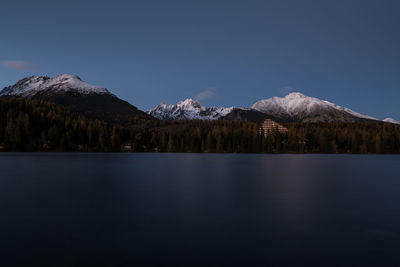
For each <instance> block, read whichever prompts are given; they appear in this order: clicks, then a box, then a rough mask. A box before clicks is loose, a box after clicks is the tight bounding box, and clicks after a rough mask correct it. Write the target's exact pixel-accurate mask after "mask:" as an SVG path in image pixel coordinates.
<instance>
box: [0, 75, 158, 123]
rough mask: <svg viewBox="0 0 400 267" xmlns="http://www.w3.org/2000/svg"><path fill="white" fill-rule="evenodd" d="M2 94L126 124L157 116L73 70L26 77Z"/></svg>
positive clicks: (89, 116) (5, 89)
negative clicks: (79, 75) (53, 104)
mask: <svg viewBox="0 0 400 267" xmlns="http://www.w3.org/2000/svg"><path fill="white" fill-rule="evenodd" d="M0 97H22V98H29V99H35V100H42V101H48V102H53V103H55V104H58V105H62V106H64V107H66V108H68V109H70V110H71V111H73V112H77V113H79V114H82V115H84V116H85V117H88V118H91V119H99V120H103V121H106V122H110V123H118V124H122V125H132V124H135V123H136V122H138V120H147V119H153V118H152V117H151V116H149V115H147V114H146V113H145V112H143V111H140V110H139V109H138V108H136V107H135V106H132V105H131V104H129V103H128V102H126V101H124V100H121V99H119V98H118V97H116V96H115V95H113V94H112V93H110V92H109V91H108V90H107V89H106V88H103V87H99V86H95V85H91V84H89V83H86V82H84V81H82V80H81V79H80V78H79V77H78V76H76V75H71V74H62V75H59V76H56V77H54V78H50V77H47V76H30V77H26V78H23V79H21V80H19V81H18V82H17V83H16V84H14V85H11V86H7V87H5V88H4V89H3V90H1V91H0Z"/></svg>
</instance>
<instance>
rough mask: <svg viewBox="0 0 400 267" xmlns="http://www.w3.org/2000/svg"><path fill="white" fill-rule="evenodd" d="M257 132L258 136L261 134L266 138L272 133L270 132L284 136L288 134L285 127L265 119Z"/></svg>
mask: <svg viewBox="0 0 400 267" xmlns="http://www.w3.org/2000/svg"><path fill="white" fill-rule="evenodd" d="M259 131H260V134H262V133H263V134H264V136H267V135H268V134H269V133H272V132H275V133H276V132H278V133H280V134H286V133H287V132H288V129H287V128H286V127H285V126H282V125H280V124H279V123H277V122H275V121H273V120H271V119H265V120H264V121H263V122H262V124H261V126H260V129H259Z"/></svg>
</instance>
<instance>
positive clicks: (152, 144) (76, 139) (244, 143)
mask: <svg viewBox="0 0 400 267" xmlns="http://www.w3.org/2000/svg"><path fill="white" fill-rule="evenodd" d="M286 126H287V127H288V129H289V132H288V134H279V133H277V132H273V133H270V134H268V135H267V136H264V135H262V134H260V133H259V125H258V124H256V123H249V122H235V121H172V122H164V121H157V120H149V121H147V122H141V123H138V124H136V125H134V126H131V127H122V126H118V125H112V124H107V123H105V122H102V121H99V120H89V119H86V118H84V117H81V116H79V115H77V114H75V113H71V112H69V111H68V110H66V109H64V108H62V107H60V106H57V105H54V104H51V103H48V102H39V101H33V100H26V99H15V98H14V99H13V98H10V99H0V150H2V151H144V152H146V151H148V152H153V151H158V152H226V153H235V152H239V153H282V152H285V153H286V152H287V153H400V125H395V124H389V123H383V122H370V123H367V122H365V123H292V124H287V125H286Z"/></svg>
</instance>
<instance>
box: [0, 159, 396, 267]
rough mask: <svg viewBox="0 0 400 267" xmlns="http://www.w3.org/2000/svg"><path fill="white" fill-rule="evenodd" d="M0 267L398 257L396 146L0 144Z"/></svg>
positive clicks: (366, 262)
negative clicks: (347, 151) (184, 148)
mask: <svg viewBox="0 0 400 267" xmlns="http://www.w3.org/2000/svg"><path fill="white" fill-rule="evenodd" d="M0 212H1V217H0V266H134V265H135V266H147V265H164V266H167V265H168V266H232V265H240V266H251V265H255V266H400V156H371V155H365V156H362V155H214V154H78V153H77V154H75V153H72V154H64V153H61V154H36V153H32V154H28V153H2V154H0Z"/></svg>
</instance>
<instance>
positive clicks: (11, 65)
mask: <svg viewBox="0 0 400 267" xmlns="http://www.w3.org/2000/svg"><path fill="white" fill-rule="evenodd" d="M0 65H1V66H3V67H5V68H7V69H12V70H29V69H31V68H32V65H31V63H29V62H27V61H23V60H3V61H0Z"/></svg>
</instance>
